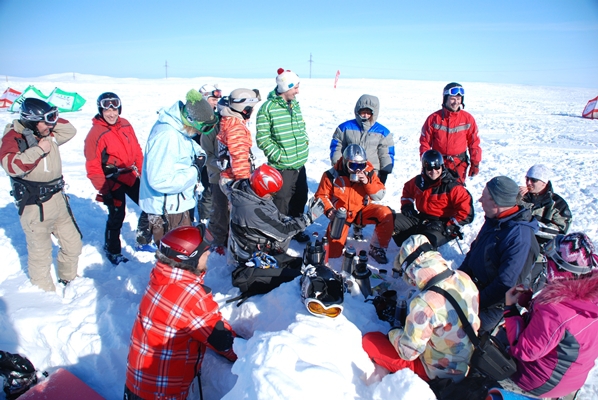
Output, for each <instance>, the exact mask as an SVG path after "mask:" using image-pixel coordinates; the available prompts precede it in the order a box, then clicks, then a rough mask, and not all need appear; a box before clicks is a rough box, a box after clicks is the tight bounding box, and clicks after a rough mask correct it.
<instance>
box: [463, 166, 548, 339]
mask: <svg viewBox="0 0 598 400" xmlns="http://www.w3.org/2000/svg"><path fill="white" fill-rule="evenodd" d="M518 195H519V186H517V183H515V181H513V180H512V179H511V178H509V177H506V176H497V177H494V178H492V179H491V180H490V181H488V183H486V187H485V188H484V190H483V191H482V197H480V200H479V201H480V203H482V208H483V209H484V214H485V220H486V221H485V222H484V225H483V226H482V229H481V230H480V232H479V233H478V236H477V237H476V239H475V240H474V241H473V242H472V243H471V247H470V249H469V252H467V255H466V256H465V260H463V263H462V264H461V266H460V267H459V270H461V271H463V272H465V273H466V274H467V275H469V276H470V277H471V279H473V281H474V282H475V284H476V286H477V287H478V289H479V291H480V320H481V321H482V325H481V327H480V331H481V332H492V331H493V330H494V328H495V327H496V326H497V325H498V323H499V322H500V321H501V319H502V314H503V309H504V305H505V303H504V297H505V293H506V292H507V290H509V289H510V288H511V287H513V286H515V285H517V284H519V283H523V284H525V285H529V283H530V279H531V278H530V275H531V270H532V267H533V264H534V262H535V261H536V258H537V257H538V254H539V253H540V246H539V245H538V241H537V240H536V236H535V232H536V231H537V230H538V222H537V221H536V220H535V219H534V218H533V217H532V215H531V213H530V211H529V210H528V209H526V208H525V207H523V206H521V205H517V200H518Z"/></svg>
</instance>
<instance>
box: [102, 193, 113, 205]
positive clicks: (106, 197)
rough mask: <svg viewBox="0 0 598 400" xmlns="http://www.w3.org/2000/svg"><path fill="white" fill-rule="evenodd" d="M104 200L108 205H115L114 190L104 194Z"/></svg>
mask: <svg viewBox="0 0 598 400" xmlns="http://www.w3.org/2000/svg"><path fill="white" fill-rule="evenodd" d="M102 202H103V203H104V204H105V205H107V206H113V205H114V198H113V197H112V192H108V193H105V194H102Z"/></svg>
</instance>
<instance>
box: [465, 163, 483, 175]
mask: <svg viewBox="0 0 598 400" xmlns="http://www.w3.org/2000/svg"><path fill="white" fill-rule="evenodd" d="M479 172H480V167H478V165H477V164H471V166H470V167H469V173H468V174H467V175H468V176H476V175H477V174H478V173H479Z"/></svg>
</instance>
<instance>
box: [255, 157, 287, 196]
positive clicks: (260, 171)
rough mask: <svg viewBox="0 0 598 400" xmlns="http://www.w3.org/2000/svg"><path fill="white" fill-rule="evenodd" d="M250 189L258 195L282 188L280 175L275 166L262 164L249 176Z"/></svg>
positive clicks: (274, 191)
mask: <svg viewBox="0 0 598 400" xmlns="http://www.w3.org/2000/svg"><path fill="white" fill-rule="evenodd" d="M249 183H250V185H251V189H253V191H254V192H255V194H257V195H258V196H259V197H264V196H265V195H267V194H273V193H276V192H278V191H279V190H280V189H281V188H282V175H280V172H278V170H277V169H276V168H273V167H271V166H269V165H267V164H263V165H261V166H259V167H258V168H256V170H255V171H253V173H252V174H251V176H250V177H249Z"/></svg>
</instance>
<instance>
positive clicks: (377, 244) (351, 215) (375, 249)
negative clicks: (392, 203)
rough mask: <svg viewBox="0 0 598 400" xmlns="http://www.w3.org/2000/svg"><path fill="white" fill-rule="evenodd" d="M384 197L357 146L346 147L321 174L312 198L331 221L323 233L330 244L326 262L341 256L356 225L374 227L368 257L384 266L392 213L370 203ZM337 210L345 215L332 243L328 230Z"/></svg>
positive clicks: (383, 192) (364, 156) (384, 191)
mask: <svg viewBox="0 0 598 400" xmlns="http://www.w3.org/2000/svg"><path fill="white" fill-rule="evenodd" d="M385 193H386V188H385V187H384V184H383V183H382V182H380V179H379V178H378V175H377V174H376V172H375V171H374V166H373V165H372V163H370V162H369V161H368V160H367V155H366V152H365V150H364V149H363V147H361V146H360V145H358V144H351V145H349V146H347V148H346V149H345V151H344V152H343V157H342V158H340V159H339V160H338V161H337V163H336V164H335V166H334V167H332V168H330V169H329V170H328V171H326V172H324V174H323V175H322V179H321V180H320V186H318V190H317V191H316V194H315V195H314V196H315V197H316V198H318V199H321V200H322V202H323V203H324V208H325V210H326V216H327V217H328V218H329V219H330V221H331V223H330V224H329V225H328V230H327V231H326V236H327V237H328V238H329V244H330V247H329V251H330V255H329V257H330V258H337V257H340V256H341V254H342V251H343V248H344V247H345V242H346V241H347V234H348V233H349V226H350V225H351V224H352V223H358V224H359V225H360V226H362V225H376V227H375V228H374V235H373V237H372V240H371V242H370V251H369V255H370V256H372V257H373V258H374V260H376V261H377V262H378V263H379V264H388V259H387V258H386V249H387V248H388V243H389V242H390V238H391V236H392V231H393V215H392V210H391V209H390V208H388V207H387V206H383V205H380V204H373V203H372V201H378V200H382V198H383V197H384V194H385ZM340 208H344V209H345V210H346V211H347V219H346V221H345V225H344V227H343V230H342V233H341V235H340V238H338V239H334V238H332V237H330V229H331V225H332V221H334V218H335V215H336V212H337V211H338V210H339V209H340Z"/></svg>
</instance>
